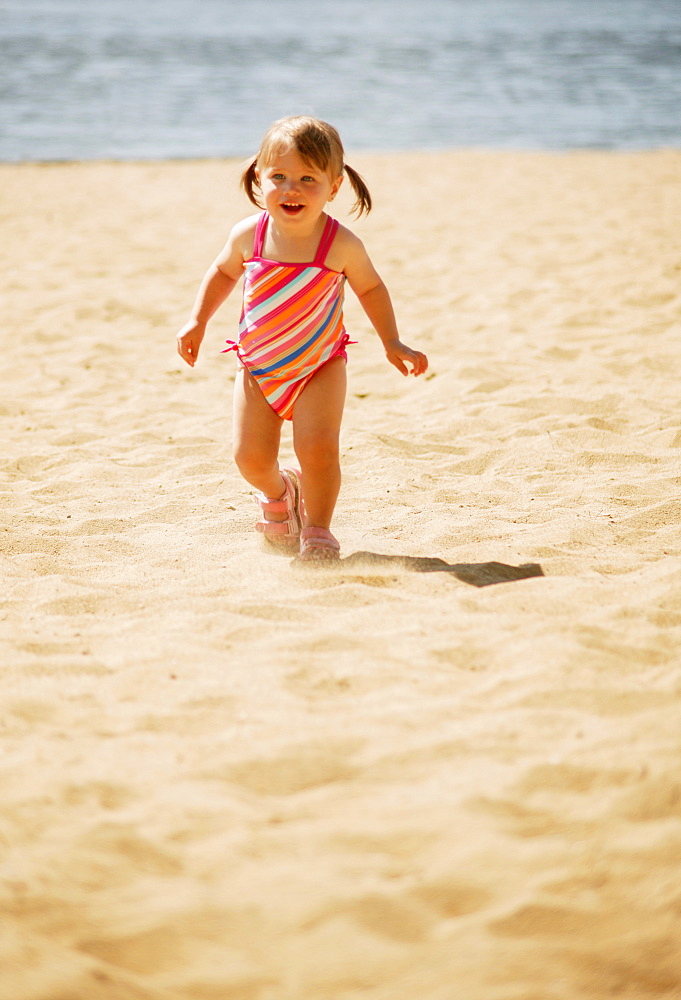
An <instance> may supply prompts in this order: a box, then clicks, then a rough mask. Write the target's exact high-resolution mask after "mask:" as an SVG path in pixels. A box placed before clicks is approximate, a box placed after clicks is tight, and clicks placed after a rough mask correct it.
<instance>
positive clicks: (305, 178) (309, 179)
mask: <svg viewBox="0 0 681 1000" xmlns="http://www.w3.org/2000/svg"><path fill="white" fill-rule="evenodd" d="M303 180H304V181H306V182H307V181H312V182H313V183H314V177H308V176H305V177H303Z"/></svg>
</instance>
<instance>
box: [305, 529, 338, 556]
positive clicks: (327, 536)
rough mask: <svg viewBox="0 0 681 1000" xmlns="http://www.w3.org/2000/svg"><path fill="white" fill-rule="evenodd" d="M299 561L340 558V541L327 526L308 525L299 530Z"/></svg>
mask: <svg viewBox="0 0 681 1000" xmlns="http://www.w3.org/2000/svg"><path fill="white" fill-rule="evenodd" d="M298 558H299V559H300V561H301V562H335V561H337V560H338V559H340V542H339V541H338V539H337V538H334V537H333V535H332V534H331V532H330V531H329V530H328V529H327V528H315V527H314V526H312V525H308V527H307V528H303V529H302V531H301V532H300V554H299V556H298Z"/></svg>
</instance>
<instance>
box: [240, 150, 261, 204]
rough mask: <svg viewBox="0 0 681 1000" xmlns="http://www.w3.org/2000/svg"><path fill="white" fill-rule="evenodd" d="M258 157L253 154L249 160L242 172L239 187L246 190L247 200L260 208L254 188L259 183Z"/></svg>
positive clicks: (258, 185)
mask: <svg viewBox="0 0 681 1000" xmlns="http://www.w3.org/2000/svg"><path fill="white" fill-rule="evenodd" d="M257 166H258V157H257V156H254V157H253V159H252V160H251V162H250V163H249V164H248V166H247V167H246V169H245V170H244V172H243V174H242V175H241V187H242V188H243V189H244V191H245V192H246V195H247V197H248V199H249V201H252V202H253V204H254V205H256V206H257V207H258V208H262V205H261V204H260V202H259V201H258V198H257V196H256V194H255V191H254V188H259V187H260V183H259V181H258V174H257Z"/></svg>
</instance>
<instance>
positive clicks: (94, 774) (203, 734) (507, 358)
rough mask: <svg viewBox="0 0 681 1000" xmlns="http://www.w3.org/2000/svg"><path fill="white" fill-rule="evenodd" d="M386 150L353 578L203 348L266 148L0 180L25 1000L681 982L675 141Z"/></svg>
mask: <svg viewBox="0 0 681 1000" xmlns="http://www.w3.org/2000/svg"><path fill="white" fill-rule="evenodd" d="M348 160H349V162H350V163H351V164H352V165H353V166H354V167H355V168H356V169H358V170H359V171H360V172H361V173H362V174H363V175H364V176H365V178H366V180H367V182H368V184H369V187H370V189H371V192H372V195H373V197H374V201H375V210H374V211H373V212H372V214H371V215H370V216H369V218H368V219H366V220H363V221H361V222H358V223H351V224H352V225H353V227H354V228H355V230H356V231H357V232H358V233H359V234H360V235H361V236H362V238H363V239H364V241H365V243H366V245H367V247H368V249H369V251H370V254H371V256H372V258H373V260H374V262H375V263H376V265H377V267H378V269H379V271H380V272H381V274H382V275H383V277H384V278H385V280H386V282H387V284H388V286H389V288H390V290H391V293H392V296H393V300H394V303H395V308H396V311H397V314H398V318H399V321H400V327H401V330H402V334H403V337H404V339H405V340H406V341H407V342H408V343H410V344H412V345H413V346H415V347H419V348H421V349H423V350H425V351H426V352H427V353H428V355H429V357H430V363H431V368H430V372H429V374H428V376H427V378H422V379H418V380H416V379H403V378H401V377H400V376H399V374H398V373H397V372H395V371H394V370H393V369H392V368H390V367H389V366H388V365H387V364H386V362H385V360H384V358H383V355H382V351H381V348H380V343H379V341H378V339H377V338H376V336H375V335H374V334H373V333H372V332H371V330H370V328H369V326H368V323H367V320H366V318H365V317H364V315H363V314H362V312H361V310H360V309H359V307H358V305H357V303H356V301H355V300H354V299H353V298H352V295H351V293H348V300H347V308H346V325H347V328H348V332H349V333H350V334H351V335H352V338H353V339H355V340H357V341H358V344H357V345H356V346H354V347H352V348H350V360H349V368H348V371H349V394H348V402H347V407H346V415H345V420H344V429H343V436H342V444H343V459H342V461H343V470H344V482H343V489H342V493H341V498H340V501H339V505H338V509H337V516H336V520H335V523H334V530H335V533H336V535H337V536H338V537H339V539H340V541H341V544H342V554H343V557H344V558H343V560H342V561H341V563H340V565H339V566H338V567H337V568H333V569H329V568H304V567H302V568H301V567H296V566H295V565H293V564H292V563H291V561H290V560H289V559H288V558H286V557H281V556H277V555H272V554H270V553H268V552H267V551H265V550H264V549H263V547H262V543H261V541H260V539H259V536H257V535H256V533H255V532H254V531H253V524H254V520H255V513H256V512H255V506H254V504H253V499H252V496H251V490H250V488H249V487H248V486H247V484H245V483H244V482H243V481H242V480H241V479H240V477H239V475H238V473H237V472H236V470H235V468H234V466H233V464H232V461H231V457H230V437H231V387H232V381H233V376H234V358H233V355H222V354H221V353H220V351H221V349H222V346H223V342H224V340H225V339H226V338H228V337H233V336H234V332H235V329H236V321H237V318H238V313H239V305H240V303H239V296H238V294H237V295H235V296H234V297H233V298H232V299H231V300H230V301H229V302H228V303H227V304H226V305H225V306H224V307H223V309H222V310H221V312H220V314H219V315H218V317H217V318H216V319H215V320H214V322H213V324H212V327H211V329H210V331H209V336H208V337H207V339H206V341H205V342H204V346H203V350H202V354H201V357H200V359H199V363H198V365H197V367H196V368H195V369H193V370H190V369H189V368H187V367H186V366H184V365H183V364H182V362H181V361H180V359H179V358H178V357H177V355H176V354H175V341H174V336H175V333H176V331H177V330H178V329H179V327H180V326H181V325H182V323H183V322H184V321H185V319H186V318H187V316H188V313H189V309H190V307H191V304H192V302H193V299H194V294H195V292H196V289H197V287H198V283H199V281H200V279H201V276H202V275H203V273H204V271H205V269H206V267H207V265H208V264H209V263H210V261H211V260H212V258H213V257H214V256H215V254H216V253H217V251H218V250H219V249H220V247H221V246H222V244H223V243H224V240H225V238H226V235H227V233H228V231H229V229H230V227H231V225H232V223H233V222H234V221H236V220H237V219H239V218H241V217H243V216H244V215H246V214H249V212H250V211H251V209H250V208H249V206H248V204H247V202H246V201H245V198H244V197H243V195H242V194H241V193H240V191H239V190H238V177H239V164H238V163H236V162H232V161H225V162H220V161H196V162H190V161H187V162H166V163H87V164H53V165H30V164H25V165H4V166H0V204H1V205H2V218H3V233H4V239H3V241H2V245H1V246H0V260H1V263H2V274H3V293H2V302H3V307H4V308H3V312H4V333H3V379H2V381H3V389H2V394H1V396H0V417H1V419H2V427H3V434H2V439H3V448H2V452H1V453H0V463H1V473H0V488H1V490H2V509H3V516H2V519H1V535H0V538H1V539H2V544H1V548H0V559H1V563H2V580H3V587H2V612H1V618H0V651H1V662H2V684H1V686H0V691H1V702H0V731H1V733H2V739H1V741H0V747H1V750H2V756H1V759H0V859H1V869H0V870H1V876H2V878H1V882H0V970H1V971H0V1000H322V998H324V1000H327V998H328V1000H606V998H612V997H622V998H628V1000H652V998H654V1000H659V998H664V1000H671V998H681V934H680V933H679V926H680V924H681V883H680V881H679V860H680V858H681V766H680V764H679V760H680V754H681V672H680V669H679V668H680V664H681V408H680V406H679V398H680V389H679V385H680V380H679V364H680V361H681V346H680V336H679V335H680V334H681V285H680V278H681V227H680V225H679V220H680V219H681V183H680V181H681V151H664V150H662V151H658V152H646V153H605V152H603V153H601V152H583V153H581V152H575V153H566V154H554V153H513V152H475V151H462V152H452V153H426V152H423V153H419V154H406V153H405V154H400V155H395V156H388V155H369V154H361V155H357V154H355V155H349V156H348ZM350 201H351V198H350V195H349V193H347V192H346V193H344V194H343V195H342V196H341V198H339V199H338V200H337V201H336V202H334V210H335V214H337V215H338V217H339V218H341V220H343V221H347V216H346V214H345V213H346V212H347V210H348V207H349V204H350ZM283 455H284V459H286V458H290V457H291V455H292V452H291V443H290V432H289V433H287V434H286V435H285V444H284V452H283Z"/></svg>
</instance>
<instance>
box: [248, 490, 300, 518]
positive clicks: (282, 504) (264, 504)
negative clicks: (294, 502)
mask: <svg viewBox="0 0 681 1000" xmlns="http://www.w3.org/2000/svg"><path fill="white" fill-rule="evenodd" d="M255 502H256V503H257V504H258V506H259V507H260V509H261V510H262V512H263V514H264V513H265V512H266V513H268V514H286V513H287V512H288V510H289V508H290V506H291V501H290V500H289V498H288V493H285V494H284V496H283V498H282V499H279V500H272V499H271V497H266V496H265V494H264V493H256V494H255Z"/></svg>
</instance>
